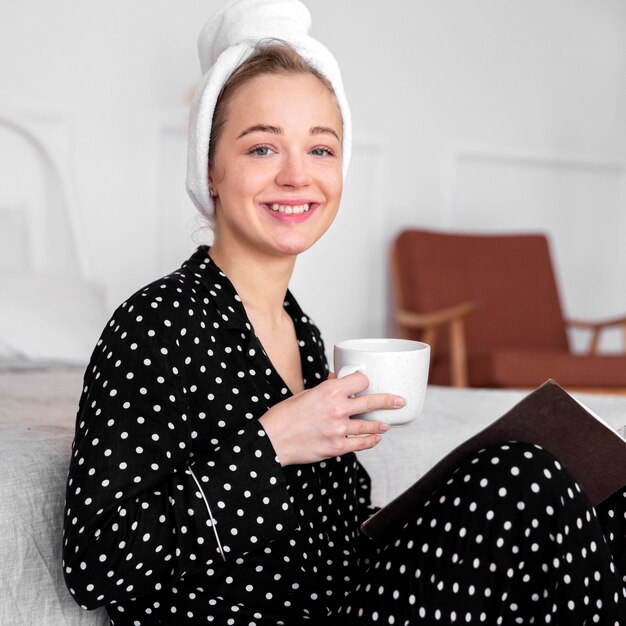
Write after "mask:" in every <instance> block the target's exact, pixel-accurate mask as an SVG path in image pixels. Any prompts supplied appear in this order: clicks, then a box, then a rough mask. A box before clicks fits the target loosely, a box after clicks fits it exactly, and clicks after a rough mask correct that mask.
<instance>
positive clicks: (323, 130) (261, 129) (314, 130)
mask: <svg viewBox="0 0 626 626" xmlns="http://www.w3.org/2000/svg"><path fill="white" fill-rule="evenodd" d="M250 133H271V134H272V135H282V134H283V129H282V128H279V127H278V126H271V125H270V124H255V125H254V126H250V127H249V128H246V130H244V131H243V132H242V133H241V134H240V135H239V136H238V137H237V139H241V138H242V137H245V136H246V135H249V134H250ZM309 134H310V135H324V134H327V135H333V136H334V137H336V138H337V141H339V135H337V133H336V132H335V131H334V130H333V129H332V128H330V127H329V126H312V127H311V129H310V130H309Z"/></svg>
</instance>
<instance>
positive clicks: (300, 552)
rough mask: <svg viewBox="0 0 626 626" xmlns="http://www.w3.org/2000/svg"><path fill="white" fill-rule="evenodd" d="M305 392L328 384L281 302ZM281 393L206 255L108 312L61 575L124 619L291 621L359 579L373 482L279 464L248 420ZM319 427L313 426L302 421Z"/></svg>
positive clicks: (313, 347) (319, 612)
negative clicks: (295, 343) (362, 533)
mask: <svg viewBox="0 0 626 626" xmlns="http://www.w3.org/2000/svg"><path fill="white" fill-rule="evenodd" d="M285 310H286V311H287V312H288V313H289V315H290V316H291V317H292V319H293V321H294V325H295V329H296V334H297V337H298V343H299V347H300V356H301V361H302V370H303V376H304V383H305V386H306V387H307V388H311V387H314V386H315V385H317V384H318V383H320V382H321V381H322V380H324V379H326V377H327V375H328V366H327V363H326V358H325V355H324V347H323V343H322V340H321V337H320V334H319V331H318V329H317V328H316V327H315V325H314V324H313V323H312V322H311V320H310V319H309V318H308V317H307V316H306V315H305V314H304V313H303V312H302V311H301V309H300V307H299V306H298V304H297V302H296V301H295V299H294V298H293V296H292V295H291V294H290V293H289V292H287V294H286V299H285ZM289 395H290V391H289V390H288V388H287V386H286V385H285V383H284V381H283V380H282V379H281V377H280V375H279V374H278V373H277V371H276V370H275V369H274V367H273V366H272V364H271V362H270V360H269V358H268V357H267V355H266V353H265V352H264V350H263V347H262V346H261V344H260V342H259V340H258V338H257V337H256V335H255V334H254V331H253V329H252V326H251V324H250V322H249V320H248V318H247V316H246V313H245V310H244V308H243V305H242V302H241V299H240V298H239V296H238V295H237V293H236V291H235V289H234V287H233V285H232V284H231V283H230V281H229V280H228V279H227V278H226V276H225V275H224V274H223V273H222V272H221V271H220V270H219V268H218V267H217V266H216V265H215V263H214V262H213V261H212V260H211V259H210V258H209V256H208V248H207V247H206V246H200V247H199V248H198V249H197V250H196V252H195V253H194V254H193V255H192V256H191V258H190V259H189V260H188V261H187V262H186V263H184V264H183V265H182V267H181V268H180V269H179V270H177V271H175V272H173V273H171V274H169V275H168V276H165V277H163V278H161V279H159V280H157V281H155V282H153V283H151V284H150V285H148V286H146V287H145V288H143V289H141V290H140V291H138V292H137V293H135V294H134V295H133V296H131V297H130V298H129V299H128V300H127V301H126V302H124V303H123V304H122V305H121V306H120V307H119V308H118V309H117V310H116V311H115V313H114V314H113V316H112V318H111V320H110V321H109V323H108V324H107V326H106V327H105V329H104V331H103V333H102V336H101V337H100V339H99V341H98V343H97V345H96V348H95V350H94V352H93V355H92V357H91V360H90V363H89V365H88V368H87V371H86V373H85V379H84V388H83V392H82V397H81V400H80V405H79V410H78V416H77V423H76V435H75V440H74V444H73V447H72V457H71V465H70V470H69V478H68V486H67V497H66V510H65V523H64V543H63V556H64V562H63V567H64V573H65V578H66V583H67V585H68V588H69V589H70V592H71V593H72V595H73V596H74V598H75V599H76V601H77V602H78V603H79V604H80V605H82V606H83V607H85V608H94V607H97V606H101V605H105V606H106V608H107V610H108V612H109V615H110V617H111V621H112V623H113V624H116V625H125V624H133V625H140V624H185V623H189V624H195V623H203V624H204V623H207V622H213V623H216V624H246V625H249V624H259V625H260V624H297V623H300V622H301V621H303V620H309V619H312V620H313V621H315V619H316V618H320V617H323V616H324V615H326V608H327V607H328V606H330V605H333V604H335V603H336V602H337V601H338V600H339V597H340V596H342V595H343V594H344V593H345V592H346V591H347V590H348V589H349V588H350V587H351V586H353V585H354V580H353V578H354V575H355V573H356V572H358V571H359V544H360V539H359V538H358V525H359V523H360V521H362V520H363V519H364V518H365V517H367V515H368V514H369V513H370V512H371V511H369V509H368V504H369V478H368V477H367V474H366V473H365V470H364V469H363V468H362V467H361V465H360V464H359V463H358V461H357V460H356V457H355V456H354V455H353V454H348V455H345V456H342V457H337V458H333V459H330V460H327V461H323V462H320V463H314V464H310V465H298V466H288V467H285V468H283V467H282V466H281V465H280V463H279V461H278V459H277V457H276V452H275V450H274V449H273V447H272V444H271V442H270V440H269V438H268V437H267V435H266V433H265V431H264V430H263V428H262V426H261V424H260V423H259V422H258V418H259V417H261V416H262V415H263V414H264V413H265V412H266V411H267V409H268V408H270V407H271V406H272V405H274V404H276V403H277V402H280V401H281V400H283V399H285V398H287V397H288V396H289ZM311 419H315V416H314V415H313V416H311Z"/></svg>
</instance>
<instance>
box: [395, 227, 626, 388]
mask: <svg viewBox="0 0 626 626" xmlns="http://www.w3.org/2000/svg"><path fill="white" fill-rule="evenodd" d="M391 270H392V282H393V292H394V297H395V306H394V316H393V317H394V321H395V323H396V325H397V327H398V329H399V331H400V333H401V334H402V336H404V337H407V338H415V339H418V338H419V339H421V340H422V341H425V342H427V343H429V344H430V345H431V355H432V362H431V376H430V382H431V383H434V384H444V385H449V384H452V385H454V386H457V387H465V386H468V385H471V386H475V387H534V386H536V385H539V384H541V383H542V382H544V381H545V380H546V379H547V378H554V379H556V380H557V381H558V382H559V383H560V384H561V385H563V386H565V387H569V388H572V389H587V390H592V389H593V390H607V391H624V390H626V355H621V354H620V355H600V354H598V340H599V336H600V333H601V331H602V330H604V329H605V328H608V327H615V326H619V327H621V328H622V329H623V330H624V337H625V344H626V317H622V318H618V319H611V320H607V321H605V322H581V321H572V322H567V321H566V320H565V319H564V317H563V313H562V309H561V304H560V301H559V295H558V290H557V285H556V281H555V277H554V271H553V267H552V262H551V259H550V252H549V249H548V242H547V239H546V237H545V236H543V235H464V234H449V233H437V232H430V231H421V230H406V231H404V232H402V233H400V235H399V236H398V237H397V238H396V240H395V241H394V243H393V246H392V252H391ZM568 323H571V324H574V325H576V326H579V327H583V328H586V329H588V330H590V331H591V335H592V340H591V345H590V349H589V351H588V353H587V354H585V355H580V354H573V353H571V352H570V349H569V345H568V338H567V333H566V326H567V324H568Z"/></svg>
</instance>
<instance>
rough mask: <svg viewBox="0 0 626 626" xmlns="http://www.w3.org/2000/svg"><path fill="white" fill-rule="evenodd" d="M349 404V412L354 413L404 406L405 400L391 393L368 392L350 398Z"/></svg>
mask: <svg viewBox="0 0 626 626" xmlns="http://www.w3.org/2000/svg"><path fill="white" fill-rule="evenodd" d="M350 404H351V406H350V412H351V413H352V414H353V415H354V414H356V413H367V412H368V411H375V410H377V409H399V408H401V407H403V406H405V404H406V400H405V399H404V398H403V397H402V396H396V395H394V394H392V393H369V394H366V395H363V396H357V397H356V398H353V399H351V400H350Z"/></svg>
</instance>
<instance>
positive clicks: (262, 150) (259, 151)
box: [249, 146, 273, 156]
mask: <svg viewBox="0 0 626 626" xmlns="http://www.w3.org/2000/svg"><path fill="white" fill-rule="evenodd" d="M271 152H273V150H272V149H271V148H270V147H268V146H255V147H254V148H252V150H250V153H249V154H254V155H256V156H268V155H269V154H270V153H271Z"/></svg>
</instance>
